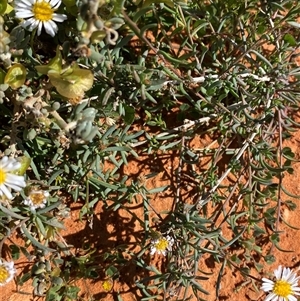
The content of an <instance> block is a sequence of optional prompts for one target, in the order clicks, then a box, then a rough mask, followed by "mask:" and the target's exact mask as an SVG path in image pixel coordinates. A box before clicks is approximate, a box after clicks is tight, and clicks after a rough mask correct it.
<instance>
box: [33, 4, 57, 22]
mask: <svg viewBox="0 0 300 301" xmlns="http://www.w3.org/2000/svg"><path fill="white" fill-rule="evenodd" d="M32 12H33V14H34V18H35V19H36V20H39V21H49V20H52V19H53V12H54V9H53V8H52V7H51V5H50V4H49V3H48V2H46V1H41V2H40V1H37V2H36V3H34V5H33V7H32Z"/></svg>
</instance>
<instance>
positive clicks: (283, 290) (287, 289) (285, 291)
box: [273, 280, 293, 299]
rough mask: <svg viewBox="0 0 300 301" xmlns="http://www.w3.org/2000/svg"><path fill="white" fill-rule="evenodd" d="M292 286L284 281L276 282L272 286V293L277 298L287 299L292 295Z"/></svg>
mask: <svg viewBox="0 0 300 301" xmlns="http://www.w3.org/2000/svg"><path fill="white" fill-rule="evenodd" d="M292 292H293V291H292V286H291V284H290V283H288V282H286V281H285V280H277V281H276V282H275V285H274V289H273V293H274V294H276V295H277V296H280V297H283V298H285V299H287V297H288V296H289V295H290V294H291V293H292Z"/></svg>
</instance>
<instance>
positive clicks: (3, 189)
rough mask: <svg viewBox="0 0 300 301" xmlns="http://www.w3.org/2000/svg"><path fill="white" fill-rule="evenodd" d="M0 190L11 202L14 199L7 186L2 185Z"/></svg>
mask: <svg viewBox="0 0 300 301" xmlns="http://www.w3.org/2000/svg"><path fill="white" fill-rule="evenodd" d="M0 190H1V192H2V193H3V194H4V195H5V196H6V197H7V198H8V199H9V200H11V199H12V198H13V196H12V194H11V192H10V191H9V190H8V189H7V187H6V186H5V185H3V184H1V185H0Z"/></svg>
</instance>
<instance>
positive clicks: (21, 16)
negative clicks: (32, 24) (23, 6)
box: [16, 10, 33, 19]
mask: <svg viewBox="0 0 300 301" xmlns="http://www.w3.org/2000/svg"><path fill="white" fill-rule="evenodd" d="M32 16H33V13H32V12H31V11H29V10H28V11H25V10H24V11H19V12H16V17H17V18H19V19H24V18H30V17H32Z"/></svg>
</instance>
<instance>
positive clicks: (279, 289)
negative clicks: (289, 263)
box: [261, 265, 300, 301]
mask: <svg viewBox="0 0 300 301" xmlns="http://www.w3.org/2000/svg"><path fill="white" fill-rule="evenodd" d="M274 275H275V277H276V280H275V281H272V280H270V279H266V278H263V279H262V280H263V284H262V286H261V289H262V290H263V291H265V292H270V293H269V294H268V296H267V297H266V298H265V300H264V301H297V298H296V297H294V296H293V295H300V293H299V292H300V287H299V286H298V279H299V278H300V277H297V274H296V273H293V271H292V270H291V269H289V268H282V266H281V265H280V266H279V267H278V268H277V270H275V271H274Z"/></svg>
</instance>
